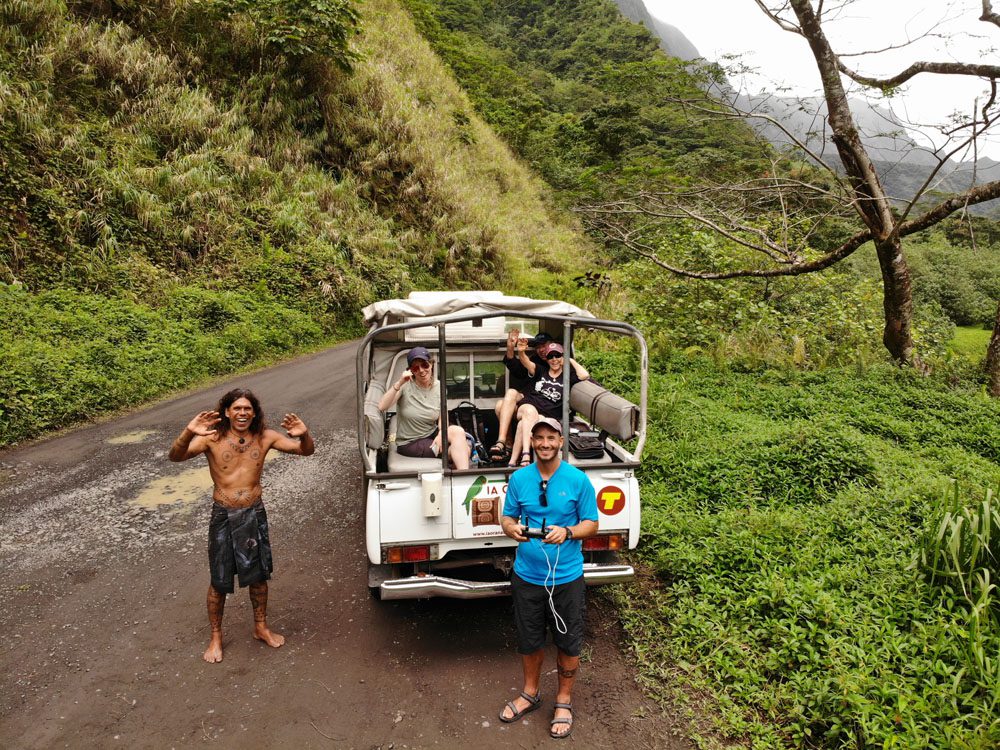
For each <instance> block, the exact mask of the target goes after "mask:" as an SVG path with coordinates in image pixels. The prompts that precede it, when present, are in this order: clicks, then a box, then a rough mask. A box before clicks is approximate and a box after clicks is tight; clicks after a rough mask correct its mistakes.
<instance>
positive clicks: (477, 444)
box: [448, 401, 490, 461]
mask: <svg viewBox="0 0 1000 750" xmlns="http://www.w3.org/2000/svg"><path fill="white" fill-rule="evenodd" d="M448 422H449V423H450V424H457V425H458V426H459V427H461V428H462V429H463V430H465V431H466V433H467V434H469V435H472V448H473V450H475V451H476V453H478V454H479V460H480V461H489V458H490V457H489V454H488V452H487V451H486V447H485V446H486V442H487V439H488V437H487V434H486V432H487V430H486V425H484V424H483V420H482V419H481V418H480V416H479V409H477V408H476V405H475V404H474V403H472V402H471V401H463V402H462V403H460V404H459V405H458V406H456V407H455V408H454V409H451V410H450V411H449V412H448Z"/></svg>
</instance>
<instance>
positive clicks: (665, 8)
mask: <svg viewBox="0 0 1000 750" xmlns="http://www.w3.org/2000/svg"><path fill="white" fill-rule="evenodd" d="M645 3H646V6H647V7H648V8H649V11H650V13H652V14H653V15H654V16H656V17H657V18H660V19H662V20H663V21H666V22H667V23H669V24H672V25H673V26H676V27H678V28H679V29H680V30H681V31H682V32H684V35H685V36H687V38H688V39H690V40H691V42H692V43H693V44H694V45H695V47H697V48H698V51H699V52H700V53H701V54H702V55H703V56H704V57H706V58H708V59H711V60H721V59H722V58H723V56H725V55H728V54H741V55H742V56H743V57H742V59H743V61H744V62H745V63H747V64H749V65H751V66H754V67H755V68H756V69H757V70H758V71H759V74H758V75H755V76H748V77H746V78H745V79H743V80H742V81H740V80H738V79H733V82H734V83H735V84H737V85H740V84H742V86H743V87H745V88H746V89H747V90H748V91H749V92H750V93H756V92H758V91H761V90H764V91H775V90H776V88H775V87H776V85H779V86H784V87H788V89H789V91H788V93H789V94H790V95H798V94H801V95H807V94H816V93H818V88H819V79H818V76H817V74H816V63H815V61H813V59H812V57H811V56H810V54H809V48H808V46H807V44H806V42H805V40H804V39H802V38H801V37H799V36H798V35H795V34H791V33H788V32H786V31H782V30H781V29H779V28H778V26H777V25H775V24H774V23H773V22H772V21H771V20H769V19H768V18H767V17H766V16H765V15H764V14H763V13H762V12H761V10H760V9H759V8H758V7H757V4H756V3H755V2H754V0H645ZM781 3H782V0H775V1H774V2H773V3H772V5H780V4H781ZM826 7H827V8H839V12H838V13H837V14H836V15H837V18H836V21H830V22H828V23H827V24H825V25H824V29H825V30H826V33H827V36H828V37H829V38H830V40H831V42H832V43H833V46H834V49H836V50H837V51H838V52H841V53H844V52H850V53H859V52H866V51H870V50H879V49H883V48H885V47H888V46H897V45H900V44H903V43H905V42H907V41H908V40H915V41H913V43H912V44H911V45H910V46H908V47H907V48H906V49H897V50H891V51H887V52H883V53H880V54H875V55H871V54H869V55H862V56H859V57H851V58H845V62H848V64H853V66H854V67H855V68H856V69H858V70H859V71H860V72H862V73H865V74H871V75H889V74H896V73H899V72H900V71H902V70H903V69H904V68H905V67H907V65H909V64H910V63H911V62H913V61H916V60H933V61H955V60H958V61H964V62H979V61H984V62H992V63H998V64H1000V54H998V53H997V50H996V49H995V48H998V47H1000V28H997V27H996V26H993V25H990V24H986V23H983V22H982V21H979V20H977V19H978V18H979V16H980V14H981V13H982V2H981V0H853V2H851V1H848V2H844V0H827V2H826ZM995 10H997V11H998V12H1000V3H997V4H996V7H995ZM785 15H786V16H789V17H791V13H790V11H786V13H785ZM932 30H934V31H935V32H936V33H937V34H939V35H943V37H944V38H941V37H939V36H935V37H931V38H923V39H919V37H921V36H922V35H924V34H926V33H927V32H929V31H932ZM852 86H854V88H858V87H857V86H856V85H854V84H852ZM986 89H987V87H986V84H985V83H984V82H983V81H981V80H979V79H977V78H971V77H962V76H930V75H927V74H924V75H920V76H917V77H916V78H914V79H912V80H911V82H910V83H909V84H907V85H906V86H905V88H904V89H903V90H902V92H901V94H900V95H897V96H894V97H892V98H891V99H889V100H888V101H886V100H882V104H883V106H885V105H889V106H891V108H892V109H893V111H894V112H895V113H896V114H897V116H899V117H900V118H901V119H903V120H904V121H908V122H913V123H920V124H924V125H931V124H941V123H945V122H947V119H948V116H949V115H950V114H952V113H953V112H955V111H956V110H958V111H962V112H969V111H971V110H972V108H973V106H974V102H975V100H976V97H977V96H979V97H983V96H984V92H985V91H986ZM996 130H997V133H996V134H995V135H994V136H993V137H992V138H991V139H990V140H989V142H988V143H985V144H981V146H980V154H981V155H982V154H984V153H985V154H986V155H989V156H991V157H992V158H994V159H1000V125H998V126H996ZM921 132H923V133H924V134H925V135H926V137H928V138H932V139H935V140H937V141H938V142H940V137H939V136H936V135H935V131H934V129H933V128H929V127H924V128H922V129H921ZM966 158H971V154H970V155H969V156H967V157H966Z"/></svg>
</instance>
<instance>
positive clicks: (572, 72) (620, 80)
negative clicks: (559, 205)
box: [403, 0, 769, 204]
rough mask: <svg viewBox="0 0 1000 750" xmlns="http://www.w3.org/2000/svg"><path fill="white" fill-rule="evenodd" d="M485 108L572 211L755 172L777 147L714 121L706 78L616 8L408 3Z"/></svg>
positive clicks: (580, 0) (584, 2)
mask: <svg viewBox="0 0 1000 750" xmlns="http://www.w3.org/2000/svg"><path fill="white" fill-rule="evenodd" d="M403 3H404V5H405V6H406V7H407V8H409V9H410V11H411V12H412V13H413V16H414V18H415V19H416V22H417V24H418V26H419V28H420V30H421V31H422V32H423V33H424V34H425V35H426V36H427V38H428V39H429V40H430V41H431V43H432V44H433V45H434V49H435V50H436V51H437V52H438V54H440V55H441V57H442V58H443V59H444V60H445V62H447V64H448V65H449V66H450V67H451V69H452V70H453V71H454V72H455V75H456V77H457V78H458V80H459V82H460V83H461V84H462V86H463V87H464V88H465V90H466V91H467V92H468V93H469V96H470V98H471V99H472V101H473V103H474V104H475V106H476V110H477V111H478V112H479V113H480V114H481V115H482V116H483V118H484V119H485V120H486V121H487V122H488V123H489V124H490V125H492V126H493V127H494V129H495V130H496V131H497V132H498V133H499V134H500V135H501V136H502V137H503V138H504V139H505V140H506V141H507V142H508V143H510V144H511V146H512V147H513V148H514V149H515V150H516V151H517V152H518V154H520V155H521V156H522V157H523V158H524V159H525V160H526V161H528V163H529V164H531V165H532V166H533V167H534V168H535V169H537V170H538V172H539V173H540V174H541V175H542V176H543V177H544V178H545V179H546V181H547V182H548V183H549V184H550V185H552V186H554V187H555V188H557V190H558V191H559V192H560V195H561V196H562V197H563V199H564V200H565V201H566V202H567V203H568V204H572V203H575V202H581V201H583V202H589V201H595V200H600V199H602V198H604V197H609V196H610V195H613V194H616V193H618V192H619V191H621V190H628V189H631V188H635V187H636V186H645V185H648V184H649V183H650V182H655V181H657V180H660V179H662V180H672V179H681V180H684V179H689V178H692V177H697V176H699V175H701V176H704V175H712V176H714V177H716V178H718V179H726V178H727V177H733V176H738V175H742V174H745V173H747V172H748V171H756V170H758V169H760V168H761V167H762V165H763V164H764V161H763V160H764V157H765V156H766V155H767V153H768V151H769V149H768V148H767V146H766V145H765V144H763V143H762V142H761V141H760V140H759V139H758V138H757V137H756V136H755V135H754V134H753V133H752V132H751V130H750V129H749V128H748V127H747V126H746V125H745V124H743V123H740V122H719V121H713V120H709V119H706V118H705V117H703V116H701V115H700V114H699V113H697V112H695V111H692V110H688V109H685V108H684V107H683V106H682V105H680V104H678V103H676V102H675V101H674V100H677V99H688V100H693V101H702V102H704V101H705V95H704V93H703V92H702V90H701V88H699V85H700V84H703V83H704V80H705V79H704V78H703V77H701V76H699V75H697V74H696V73H695V72H694V71H692V70H690V69H689V68H688V67H687V66H686V65H685V64H684V63H683V62H681V61H679V60H677V59H675V58H670V57H667V56H666V55H664V54H662V53H661V52H660V51H659V49H658V46H657V42H656V41H655V40H654V39H653V37H652V36H651V35H650V34H649V32H648V31H646V29H645V28H644V27H643V26H640V25H637V24H634V23H632V22H630V21H628V20H627V19H625V18H623V17H622V16H621V15H620V13H619V12H618V9H617V8H616V7H615V5H614V4H613V3H611V2H610V1H609V0H575V1H574V2H545V1H544V0H531V1H530V2H519V3H501V2H496V1H495V0H403Z"/></svg>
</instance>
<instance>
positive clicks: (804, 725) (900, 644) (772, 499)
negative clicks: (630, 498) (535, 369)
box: [587, 352, 1000, 750]
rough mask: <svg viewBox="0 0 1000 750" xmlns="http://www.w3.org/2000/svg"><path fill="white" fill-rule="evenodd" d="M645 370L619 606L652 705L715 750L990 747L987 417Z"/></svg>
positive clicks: (996, 413)
mask: <svg viewBox="0 0 1000 750" xmlns="http://www.w3.org/2000/svg"><path fill="white" fill-rule="evenodd" d="M587 364H588V367H591V369H592V371H594V372H595V373H596V374H597V376H598V377H600V378H602V379H604V380H605V382H606V383H608V384H609V385H611V384H612V383H614V385H615V386H618V387H623V388H628V386H629V378H628V376H627V375H626V376H625V377H622V374H621V372H622V371H621V369H620V368H621V367H622V366H623V365H622V361H620V360H619V359H618V358H617V357H615V356H614V355H612V354H604V355H602V354H600V353H598V352H594V353H593V355H592V356H591V355H588V359H587ZM653 370H654V372H655V373H656V375H655V377H654V379H653V382H652V388H651V401H652V403H653V404H654V406H653V409H652V413H651V415H650V428H651V429H650V441H649V443H648V444H647V447H646V452H645V459H644V466H643V469H642V472H641V475H642V484H643V541H642V543H641V545H640V548H639V551H638V554H637V555H636V561H637V562H638V563H639V564H640V567H641V568H642V569H643V570H644V573H643V576H642V579H641V581H640V582H639V584H638V585H636V586H630V587H623V588H621V589H619V590H618V592H617V593H616V595H615V598H616V600H617V602H618V604H619V605H620V607H621V609H622V619H623V623H624V626H625V629H626V632H627V633H628V638H629V643H630V644H631V648H632V650H633V653H634V656H635V659H636V664H637V667H638V670H639V672H640V674H641V677H642V680H643V683H644V684H645V685H646V686H647V688H648V689H649V690H650V691H651V692H652V693H653V694H655V695H657V696H659V697H660V698H661V699H662V700H663V701H664V702H666V703H669V704H671V705H676V704H677V703H678V702H679V703H680V704H681V705H683V706H686V713H687V716H688V718H689V719H690V720H691V727H692V731H693V732H694V734H695V735H696V736H697V738H698V739H699V741H700V742H701V744H702V745H703V746H707V747H711V746H715V745H717V744H719V743H722V744H723V745H726V746H729V744H730V743H731V742H736V743H738V744H740V745H744V744H745V745H748V746H752V747H755V748H783V747H824V748H845V747H852V748H858V747H899V748H913V749H914V750H917V749H918V748H929V747H941V748H944V747H949V748H956V747H966V748H988V747H996V746H997V744H998V742H1000V720H998V719H997V700H998V696H1000V662H998V660H997V654H998V653H1000V620H998V617H1000V601H998V598H997V597H998V595H997V593H996V589H995V585H994V584H995V581H996V580H997V577H998V575H1000V566H998V557H997V555H998V554H1000V548H998V540H1000V537H998V536H997V533H998V532H1000V504H998V502H997V499H996V494H995V493H996V492H997V489H998V488H1000V432H998V431H997V429H996V425H997V423H998V420H1000V405H998V404H997V403H996V402H995V401H993V400H990V399H988V398H986V397H985V396H984V395H982V393H981V392H980V391H979V390H978V389H977V388H964V387H959V388H956V387H954V386H953V385H949V383H948V382H946V380H945V379H944V378H941V377H932V378H930V379H928V378H923V377H919V376H916V375H915V374H914V373H912V372H908V371H905V370H900V369H898V368H895V367H892V366H890V365H888V364H877V365H873V366H871V367H861V368H859V367H850V368H836V367H828V368H824V369H823V370H821V371H818V372H803V371H801V370H799V369H797V368H796V367H794V366H788V367H783V368H781V367H776V366H773V365H771V366H767V367H756V368H753V367H746V366H741V365H739V364H736V365H733V364H732V363H726V362H720V363H713V362H712V361H711V360H710V359H707V358H705V357H702V356H695V357H688V356H684V355H682V354H679V355H675V356H670V357H663V356H660V357H655V358H654V362H653ZM991 490H992V493H993V494H991Z"/></svg>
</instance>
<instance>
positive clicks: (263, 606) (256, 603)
mask: <svg viewBox="0 0 1000 750" xmlns="http://www.w3.org/2000/svg"><path fill="white" fill-rule="evenodd" d="M250 602H251V604H253V637H254V638H256V639H257V640H258V641H264V643H266V644H267V645H268V646H271V647H272V648H278V647H279V646H281V644H283V643H284V642H285V636H283V635H279V634H278V633H274V632H272V631H271V629H270V628H268V627H267V581H263V582H261V583H251V584H250Z"/></svg>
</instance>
